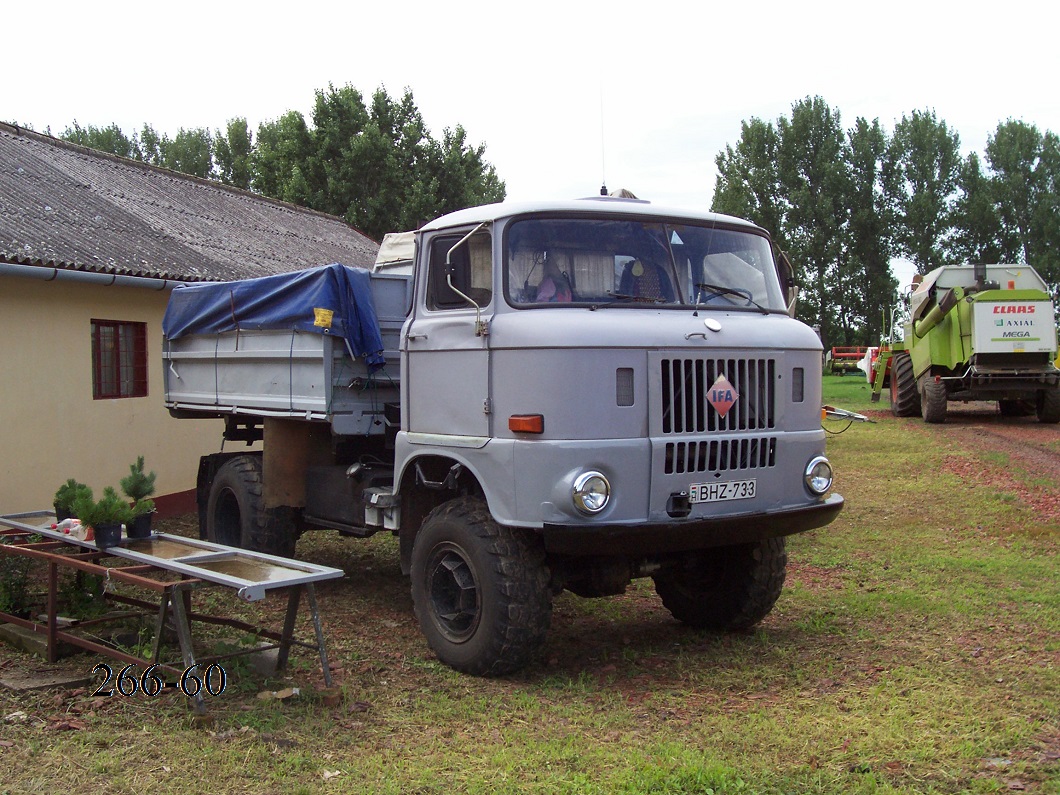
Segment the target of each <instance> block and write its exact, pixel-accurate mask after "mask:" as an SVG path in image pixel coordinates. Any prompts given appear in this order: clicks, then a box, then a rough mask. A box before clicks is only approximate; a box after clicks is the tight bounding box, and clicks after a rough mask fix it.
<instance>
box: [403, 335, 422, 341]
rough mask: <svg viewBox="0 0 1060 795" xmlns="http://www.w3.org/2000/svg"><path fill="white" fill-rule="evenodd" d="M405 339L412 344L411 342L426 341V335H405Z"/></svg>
mask: <svg viewBox="0 0 1060 795" xmlns="http://www.w3.org/2000/svg"><path fill="white" fill-rule="evenodd" d="M405 339H407V340H408V341H409V342H412V340H425V339H427V335H426V334H406V335H405Z"/></svg>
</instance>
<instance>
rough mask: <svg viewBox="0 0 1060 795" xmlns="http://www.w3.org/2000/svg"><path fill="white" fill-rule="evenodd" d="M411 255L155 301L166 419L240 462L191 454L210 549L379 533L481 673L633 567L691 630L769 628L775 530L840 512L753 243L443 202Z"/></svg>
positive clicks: (782, 310) (587, 204)
mask: <svg viewBox="0 0 1060 795" xmlns="http://www.w3.org/2000/svg"><path fill="white" fill-rule="evenodd" d="M414 252H415V253H414V255H413V256H412V259H411V260H410V261H409V262H408V263H405V265H404V267H402V265H400V264H399V265H398V266H397V267H377V268H376V269H375V270H374V271H373V272H369V271H367V270H364V269H354V268H347V267H344V266H341V265H332V266H328V267H324V268H318V269H314V270H309V271H303V272H299V273H296V274H285V275H281V276H274V277H266V278H263V279H255V280H248V281H244V282H234V283H228V284H203V285H195V286H190V287H181V288H177V289H176V290H174V291H173V294H172V298H171V300H170V304H169V307H168V309H167V312H166V317H165V322H164V331H165V342H164V357H165V373H166V381H165V399H166V404H167V406H168V407H169V409H170V412H171V413H172V414H173V415H174V416H176V417H182V418H184V417H190V418H195V417H200V418H201V417H223V418H224V420H225V433H224V438H225V439H226V440H231V441H243V442H248V443H253V447H254V449H252V450H248V451H247V452H221V453H217V454H213V455H208V456H205V457H204V458H202V459H201V461H200V464H199V474H198V500H199V511H200V520H201V532H202V534H203V536H204V537H205V538H207V539H209V540H211V541H215V542H219V543H223V544H228V545H233V546H242V547H245V548H252V549H256V550H259V551H264V552H269V553H273V554H280V555H287V556H289V555H293V553H294V546H295V541H296V539H297V538H298V535H299V533H301V532H302V531H303V530H305V529H309V528H315V527H319V528H332V529H336V530H338V531H339V532H340V533H343V534H347V535H351V536H368V535H371V534H373V533H376V532H378V531H389V532H391V533H393V534H394V535H396V536H397V537H398V539H399V543H398V547H399V549H400V561H401V568H402V570H403V572H405V573H407V574H410V575H411V582H412V597H413V601H414V604H415V613H416V617H417V620H418V621H419V624H420V626H421V628H422V631H423V633H424V635H425V636H426V638H427V641H428V643H429V644H430V647H431V648H432V649H433V650H434V652H435V653H436V654H437V655H438V657H439V659H441V660H442V661H443V662H444V663H446V664H448V665H450V666H452V667H453V668H455V669H457V670H460V671H464V672H468V673H472V674H478V675H497V674H503V673H506V672H511V671H513V670H516V669H518V668H520V667H522V666H524V665H525V664H526V663H527V662H528V661H529V660H530V659H531V658H532V656H533V654H534V652H535V651H536V650H537V649H538V648H539V647H540V646H541V644H542V643H543V642H544V638H545V635H546V633H547V630H548V627H549V623H550V618H551V612H552V600H553V597H554V596H555V595H558V594H559V593H560V592H561V591H562V590H563V589H567V590H570V591H572V592H574V593H575V594H578V595H580V596H585V597H592V596H606V595H611V594H619V593H622V592H623V590H624V589H625V588H626V586H627V585H628V584H629V583H630V581H631V580H632V579H633V578H637V577H651V578H652V579H653V580H654V583H655V588H656V590H657V592H658V594H659V596H660V597H661V599H662V602H663V604H664V605H665V606H666V607H667V608H668V609H669V610H670V612H671V613H672V614H673V615H674V616H675V617H676V618H677V619H679V620H680V621H682V622H685V623H686V624H689V625H691V626H693V627H700V628H711V629H736V628H746V627H749V626H751V625H753V624H755V623H756V622H758V621H759V620H760V619H762V618H763V617H764V616H765V615H766V614H767V613H769V611H770V610H771V609H772V607H773V605H774V603H775V602H776V600H777V598H778V597H779V595H780V592H781V588H782V585H783V581H784V575H785V568H786V565H787V555H786V552H785V543H784V539H785V536H788V535H790V534H792V533H799V532H802V531H806V530H810V529H813V528H817V527H821V526H823V525H826V524H828V523H829V522H831V521H832V520H833V519H834V518H835V517H836V515H837V514H838V513H839V511H840V509H841V508H842V505H843V499H842V497H840V496H839V495H837V494H834V493H831V486H832V477H833V475H832V469H831V466H830V464H829V462H828V460H827V458H826V457H825V455H824V453H825V434H824V431H823V429H822V427H821V343H820V341H819V340H818V338H817V336H816V334H815V333H814V332H813V330H812V329H810V328H809V327H807V326H806V325H804V324H803V323H801V322H799V321H797V320H795V319H793V317H792V316H791V315H792V314H793V305H794V293H795V290H796V288H795V287H794V283H793V280H792V274H791V269H790V265H788V264H787V260H786V258H784V257H783V256H782V255H779V254H778V256H776V257H775V256H774V250H773V246H772V244H771V242H770V239H769V237H768V235H767V234H766V233H765V232H764V231H763V230H762V229H760V228H758V227H756V226H754V225H753V224H750V223H748V222H746V221H742V220H739V219H736V218H731V217H726V216H721V215H715V214H710V213H701V212H691V211H688V210H675V209H665V208H662V207H658V206H655V205H652V204H650V203H647V202H643V201H639V200H626V199H614V198H610V197H600V198H593V199H584V200H574V201H565V202H547V203H545V202H542V203H530V204H515V203H503V204H495V205H488V206H483V207H475V208H472V209H468V210H463V211H460V212H456V213H453V214H450V215H447V216H445V217H443V218H440V219H438V220H436V221H433V222H431V223H429V224H427V225H426V226H424V227H423V228H422V229H420V230H419V231H418V232H416V233H415V246H414ZM259 442H260V445H258V444H256V443H259ZM258 448H260V449H258Z"/></svg>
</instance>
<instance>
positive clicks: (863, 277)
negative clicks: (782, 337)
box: [712, 97, 1060, 346]
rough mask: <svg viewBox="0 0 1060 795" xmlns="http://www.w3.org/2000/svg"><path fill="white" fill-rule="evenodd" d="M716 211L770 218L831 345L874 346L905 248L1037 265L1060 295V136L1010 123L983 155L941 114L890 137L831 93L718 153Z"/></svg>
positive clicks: (901, 126)
mask: <svg viewBox="0 0 1060 795" xmlns="http://www.w3.org/2000/svg"><path fill="white" fill-rule="evenodd" d="M715 162H716V164H717V166H718V178H717V183H716V186H715V190H714V200H713V206H712V209H714V210H716V211H718V212H723V213H729V214H732V215H737V216H740V217H743V218H749V219H750V220H752V221H754V222H756V223H758V224H759V225H761V226H763V227H765V228H766V229H767V230H769V232H770V233H771V234H772V235H773V236H774V239H775V241H776V242H777V244H778V245H779V246H780V247H781V248H782V249H784V250H785V251H787V252H788V254H789V256H790V258H791V260H792V262H793V264H794V265H795V267H796V270H797V272H798V274H799V276H798V279H799V282H800V286H801V295H800V299H799V315H800V317H801V318H802V319H803V320H805V321H806V322H808V323H811V324H813V325H816V326H818V327H819V328H820V330H821V337H822V339H823V340H824V343H825V345H826V346H831V345H855V344H872V343H874V342H875V341H876V340H877V339H879V336H880V333H881V330H882V327H883V325H884V316H885V313H889V311H890V308H891V307H892V306H893V304H894V301H895V299H896V297H897V296H896V289H897V288H904V287H905V285H898V284H897V283H896V282H895V280H894V279H893V278H892V277H891V275H890V272H889V264H890V261H891V259H892V258H893V257H904V258H907V259H909V260H911V261H912V262H913V263H914V264H915V266H916V268H917V270H918V271H919V272H920V273H927V272H929V271H931V270H933V269H934V268H937V267H939V266H941V265H945V264H952V263H960V262H982V263H1012V264H1029V265H1031V266H1033V267H1034V268H1035V269H1036V270H1037V271H1038V272H1039V273H1040V274H1041V276H1042V277H1043V278H1044V279H1045V281H1046V282H1047V283H1048V284H1049V285H1050V287H1051V289H1052V291H1053V293H1054V295H1057V294H1060V139H1058V137H1057V136H1056V135H1055V134H1053V133H1052V132H1049V131H1046V132H1044V133H1043V132H1040V131H1039V130H1038V128H1037V127H1036V126H1034V125H1033V124H1028V123H1026V122H1023V121H1014V120H1011V119H1010V120H1008V121H1004V122H1001V123H999V124H998V126H997V129H996V130H995V132H994V133H993V134H992V135H991V136H990V137H989V139H988V141H987V145H986V151H985V162H984V160H981V159H980V157H979V155H978V154H976V153H975V152H972V153H970V154H969V155H968V156H967V157H963V156H962V155H961V151H960V137H959V135H958V134H957V132H956V131H955V130H953V129H951V128H950V127H949V126H948V125H947V124H946V122H945V121H943V120H941V119H939V118H937V117H936V115H935V113H934V111H914V112H912V113H911V114H908V115H903V116H902V119H901V120H900V121H898V122H897V123H896V124H895V127H894V130H893V132H892V133H890V134H887V132H886V131H885V130H884V129H883V127H882V126H881V125H880V123H879V120H878V119H876V120H873V121H869V120H867V119H865V118H862V117H859V118H857V119H855V121H854V124H853V126H851V127H844V126H843V124H842V121H841V117H840V112H839V110H838V109H833V108H831V107H830V106H829V105H828V103H826V102H825V101H824V100H823V99H822V98H821V97H812V98H811V97H807V98H806V99H804V100H802V101H800V102H797V103H796V104H794V105H793V106H792V110H791V114H790V116H781V117H780V118H778V119H777V120H776V122H771V121H764V120H762V119H758V118H752V119H751V120H750V121H745V122H743V123H742V125H741V135H740V139H739V141H738V142H737V143H736V145H735V146H726V147H725V150H724V151H722V152H720V153H719V154H718V155H717V157H716V158H715Z"/></svg>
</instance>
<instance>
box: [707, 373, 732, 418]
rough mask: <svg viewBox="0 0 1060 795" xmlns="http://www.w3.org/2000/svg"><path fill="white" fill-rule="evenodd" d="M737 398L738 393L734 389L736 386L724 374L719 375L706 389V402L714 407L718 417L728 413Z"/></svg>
mask: <svg viewBox="0 0 1060 795" xmlns="http://www.w3.org/2000/svg"><path fill="white" fill-rule="evenodd" d="M739 399H740V393H739V392H737V391H736V387H734V386H733V385H732V382H731V381H729V379H728V378H726V377H725V375H724V374H722V375H719V376H718V380H717V381H715V382H714V384H713V386H711V387H710V389H708V390H707V402H708V403H709V404H710V405H712V406H713V407H714V410H715V411H716V412H718V416H719V417H724V416H725V415H726V414H728V413H729V409H731V408H732V407H733V406H734V405H735V404H736V401H737V400H739Z"/></svg>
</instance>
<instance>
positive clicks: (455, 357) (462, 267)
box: [402, 229, 494, 437]
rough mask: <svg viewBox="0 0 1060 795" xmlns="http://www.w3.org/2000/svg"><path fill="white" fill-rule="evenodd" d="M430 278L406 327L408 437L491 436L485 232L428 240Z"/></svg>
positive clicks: (489, 262)
mask: <svg viewBox="0 0 1060 795" xmlns="http://www.w3.org/2000/svg"><path fill="white" fill-rule="evenodd" d="M425 245H426V246H427V253H428V256H429V260H428V263H427V273H426V279H421V280H419V281H420V283H421V284H420V286H419V288H418V289H417V299H416V310H415V312H414V314H413V316H412V318H411V319H410V320H409V322H408V324H407V325H406V327H405V339H404V344H405V350H406V357H407V358H406V361H407V367H408V370H407V372H406V373H405V381H404V383H405V384H407V389H408V391H407V392H406V395H407V400H406V401H405V405H404V406H403V407H402V411H403V412H404V413H405V415H406V416H407V417H408V426H407V427H408V430H409V432H410V433H430V434H445V435H452V436H465V437H469V436H470V437H488V436H490V415H489V409H490V400H489V398H490V392H489V321H490V317H491V312H492V306H493V293H494V290H493V256H492V238H491V235H490V233H489V230H488V229H478V230H475V231H474V232H473V233H472V234H470V235H468V234H467V233H455V234H446V233H443V234H440V235H437V236H435V237H432V238H429V239H428V240H427V241H425Z"/></svg>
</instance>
